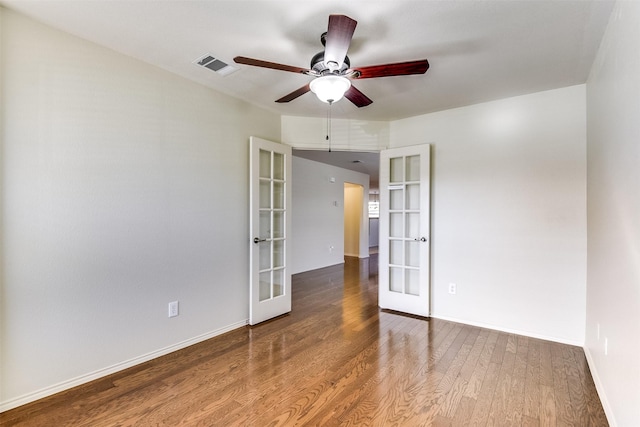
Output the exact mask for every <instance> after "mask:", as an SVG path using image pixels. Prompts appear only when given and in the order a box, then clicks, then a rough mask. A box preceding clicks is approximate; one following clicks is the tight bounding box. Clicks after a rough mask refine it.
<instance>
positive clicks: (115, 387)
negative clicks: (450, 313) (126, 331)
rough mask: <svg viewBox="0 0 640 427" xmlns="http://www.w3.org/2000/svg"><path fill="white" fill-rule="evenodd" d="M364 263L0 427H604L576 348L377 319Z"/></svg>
mask: <svg viewBox="0 0 640 427" xmlns="http://www.w3.org/2000/svg"><path fill="white" fill-rule="evenodd" d="M376 257H377V255H374V256H372V257H371V258H370V261H369V260H360V261H358V260H357V259H349V260H348V261H347V262H346V264H345V265H344V267H343V266H334V267H328V268H324V269H321V270H315V271H311V272H307V273H302V274H299V275H296V276H294V278H293V311H292V313H291V314H289V315H287V316H284V317H280V318H278V319H275V320H272V321H270V322H266V323H264V324H261V325H258V326H256V327H253V328H250V327H246V328H241V329H238V330H235V331H232V332H229V333H227V334H225V335H222V336H219V337H216V338H213V339H210V340H208V341H205V342H202V343H200V344H197V345H194V346H191V347H189V348H186V349H183V350H180V351H178V352H175V353H172V354H170V355H167V356H164V357H162V358H159V359H156V360H153V361H150V362H147V363H144V364H142V365H139V366H136V367H134V368H130V369H128V370H126V371H123V372H119V373H117V374H113V375H111V376H109V377H105V378H102V379H100V380H97V381H94V382H92V383H90V384H87V385H83V386H80V387H77V388H75V389H72V390H69V391H66V392H63V393H60V394H57V395H55V396H52V397H49V398H46V399H42V400H40V401H37V402H34V403H31V404H28V405H25V406H23V407H20V408H16V409H14V410H11V411H8V412H5V413H3V414H0V424H1V425H3V426H13V425H20V426H67V425H69V426H70V425H73V426H130V425H140V426H148V425H154V426H155V425H161V426H165V425H170V426H174V425H188V426H278V425H286V426H288V425H310V426H315V425H318V426H337V425H340V426H366V425H384V426H394V425H396V426H499V425H504V426H554V425H558V426H559V425H563V426H566V425H571V426H606V425H608V424H607V421H606V418H605V415H604V412H603V409H602V405H601V404H600V400H599V399H598V395H597V394H596V390H595V387H594V383H593V380H592V378H591V374H590V372H589V368H588V366H587V363H586V360H585V356H584V353H583V350H582V349H581V348H579V347H572V346H568V345H563V344H557V343H553V342H548V341H542V340H538V339H533V338H527V337H523V336H518V335H513V334H507V333H502V332H497V331H492V330H488V329H482V328H477V327H472V326H465V325H461V324H456V323H452V322H447V321H443V320H438V319H421V318H414V317H409V316H403V315H399V314H397V313H390V312H381V311H379V310H378V308H377V274H376V272H377V265H375V262H376V260H377V258H376ZM370 271H371V273H370Z"/></svg>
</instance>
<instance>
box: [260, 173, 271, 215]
mask: <svg viewBox="0 0 640 427" xmlns="http://www.w3.org/2000/svg"><path fill="white" fill-rule="evenodd" d="M270 207H271V183H270V182H269V181H264V180H260V209H264V208H267V209H268V208H270Z"/></svg>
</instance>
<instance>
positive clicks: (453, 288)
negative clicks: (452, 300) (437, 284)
mask: <svg viewBox="0 0 640 427" xmlns="http://www.w3.org/2000/svg"><path fill="white" fill-rule="evenodd" d="M449 293H450V294H451V295H455V294H456V284H455V283H449Z"/></svg>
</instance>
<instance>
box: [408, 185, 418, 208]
mask: <svg viewBox="0 0 640 427" xmlns="http://www.w3.org/2000/svg"><path fill="white" fill-rule="evenodd" d="M407 209H410V210H419V209H420V184H409V185H407Z"/></svg>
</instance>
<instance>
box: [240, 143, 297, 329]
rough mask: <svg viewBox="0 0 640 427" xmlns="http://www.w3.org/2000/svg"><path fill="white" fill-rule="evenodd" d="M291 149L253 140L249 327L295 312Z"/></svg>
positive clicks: (281, 145)
mask: <svg viewBox="0 0 640 427" xmlns="http://www.w3.org/2000/svg"><path fill="white" fill-rule="evenodd" d="M290 175H291V147H289V146H286V145H283V144H278V143H275V142H271V141H265V140H262V139H259V138H253V137H252V138H251V177H250V194H251V197H250V201H251V203H250V208H249V209H250V218H251V224H250V229H251V237H252V239H251V240H252V241H251V260H250V264H251V285H250V310H249V323H250V324H252V325H254V324H256V323H259V322H262V321H264V320H267V319H270V318H272V317H275V316H279V315H281V314H284V313H287V312H289V311H291V274H290V273H289V272H288V267H289V259H290V258H289V256H290V254H289V251H288V240H287V239H288V236H289V235H290V229H291V225H290V223H291V220H290V218H289V209H290V205H291V182H290Z"/></svg>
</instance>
